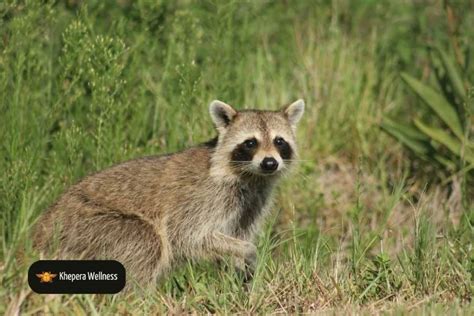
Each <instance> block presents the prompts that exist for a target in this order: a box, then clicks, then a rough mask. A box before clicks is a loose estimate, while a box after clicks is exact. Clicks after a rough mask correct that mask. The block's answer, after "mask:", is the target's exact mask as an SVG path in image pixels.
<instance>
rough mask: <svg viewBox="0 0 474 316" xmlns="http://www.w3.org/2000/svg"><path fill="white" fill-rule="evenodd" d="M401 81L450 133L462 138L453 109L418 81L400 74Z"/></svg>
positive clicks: (460, 128)
mask: <svg viewBox="0 0 474 316" xmlns="http://www.w3.org/2000/svg"><path fill="white" fill-rule="evenodd" d="M401 76H402V79H403V80H404V81H405V83H406V84H407V85H408V86H409V87H410V88H411V89H412V90H413V91H415V93H416V94H417V95H418V96H419V97H420V98H421V99H422V100H423V101H424V102H425V103H426V104H427V105H428V106H429V107H430V108H431V109H432V110H433V111H434V112H435V113H436V114H437V115H438V116H439V118H440V119H441V120H442V121H443V122H445V123H446V125H448V127H449V128H450V129H451V131H452V132H453V133H454V134H455V135H456V136H457V137H458V138H459V139H462V138H463V137H464V135H463V132H462V127H461V126H462V125H461V121H460V119H459V117H458V115H457V113H456V110H455V109H454V107H453V106H452V105H451V104H450V103H449V102H448V101H446V99H445V98H444V97H443V96H441V95H440V94H439V93H437V92H436V91H435V90H433V89H432V88H431V87H429V86H427V85H425V84H424V83H422V82H421V81H419V80H418V79H415V78H413V77H412V76H410V75H408V74H406V73H402V75H401Z"/></svg>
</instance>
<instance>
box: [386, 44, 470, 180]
mask: <svg viewBox="0 0 474 316" xmlns="http://www.w3.org/2000/svg"><path fill="white" fill-rule="evenodd" d="M430 58H431V63H432V66H433V68H434V70H435V77H436V83H437V86H438V87H434V86H430V85H428V84H426V83H423V82H422V81H420V80H418V79H416V78H414V77H412V76H411V75H409V74H407V73H402V74H401V77H402V79H403V81H404V82H405V84H406V85H407V86H408V88H409V89H410V90H412V91H413V92H414V93H415V94H416V95H417V96H418V98H419V99H421V100H422V101H423V103H424V104H426V105H427V107H428V115H427V116H425V117H424V118H421V117H417V118H414V119H413V120H412V122H411V123H409V124H404V123H399V122H398V120H397V121H395V120H393V119H390V118H388V117H384V118H383V121H382V123H381V127H382V129H383V130H385V131H386V132H387V133H388V134H390V135H392V136H393V137H395V138H396V139H397V140H398V141H399V142H400V143H402V144H403V145H404V146H406V147H407V148H409V149H410V150H411V151H413V152H414V153H415V154H416V155H417V156H418V157H420V158H421V159H423V160H425V161H428V162H430V163H437V164H441V165H442V166H443V167H444V168H445V169H446V170H448V171H449V172H458V171H465V172H466V173H467V172H469V170H472V169H473V167H474V143H473V141H472V139H470V137H469V136H470V131H471V118H472V112H473V109H472V108H471V107H472V106H470V105H469V100H468V87H470V86H471V85H470V84H469V83H468V81H467V78H466V76H464V75H463V71H462V70H461V67H460V65H459V64H458V63H456V62H455V61H454V60H453V59H451V58H450V57H449V55H448V54H447V53H446V52H445V51H443V50H442V49H441V48H440V47H439V46H433V47H430ZM418 116H420V115H418Z"/></svg>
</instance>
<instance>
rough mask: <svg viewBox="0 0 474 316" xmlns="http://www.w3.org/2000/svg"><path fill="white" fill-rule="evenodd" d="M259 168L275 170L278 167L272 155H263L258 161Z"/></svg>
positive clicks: (266, 170)
mask: <svg viewBox="0 0 474 316" xmlns="http://www.w3.org/2000/svg"><path fill="white" fill-rule="evenodd" d="M260 168H262V170H263V171H265V172H270V171H275V170H276V169H277V168H278V161H276V159H275V158H273V157H265V158H263V160H262V162H261V163H260Z"/></svg>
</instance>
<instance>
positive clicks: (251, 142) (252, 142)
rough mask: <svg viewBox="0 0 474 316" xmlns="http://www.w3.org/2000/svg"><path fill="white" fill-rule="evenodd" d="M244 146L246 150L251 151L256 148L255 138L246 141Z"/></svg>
mask: <svg viewBox="0 0 474 316" xmlns="http://www.w3.org/2000/svg"><path fill="white" fill-rule="evenodd" d="M244 144H245V147H247V148H248V149H252V148H255V147H256V146H257V140H256V139H255V138H251V139H247V140H246V141H245V142H244Z"/></svg>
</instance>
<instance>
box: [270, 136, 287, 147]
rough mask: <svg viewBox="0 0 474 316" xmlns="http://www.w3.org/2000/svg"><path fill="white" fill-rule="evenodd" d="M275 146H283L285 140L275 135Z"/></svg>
mask: <svg viewBox="0 0 474 316" xmlns="http://www.w3.org/2000/svg"><path fill="white" fill-rule="evenodd" d="M273 142H274V143H275V145H276V146H283V145H285V144H286V141H285V140H284V139H283V138H282V137H275V139H274V140H273Z"/></svg>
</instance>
